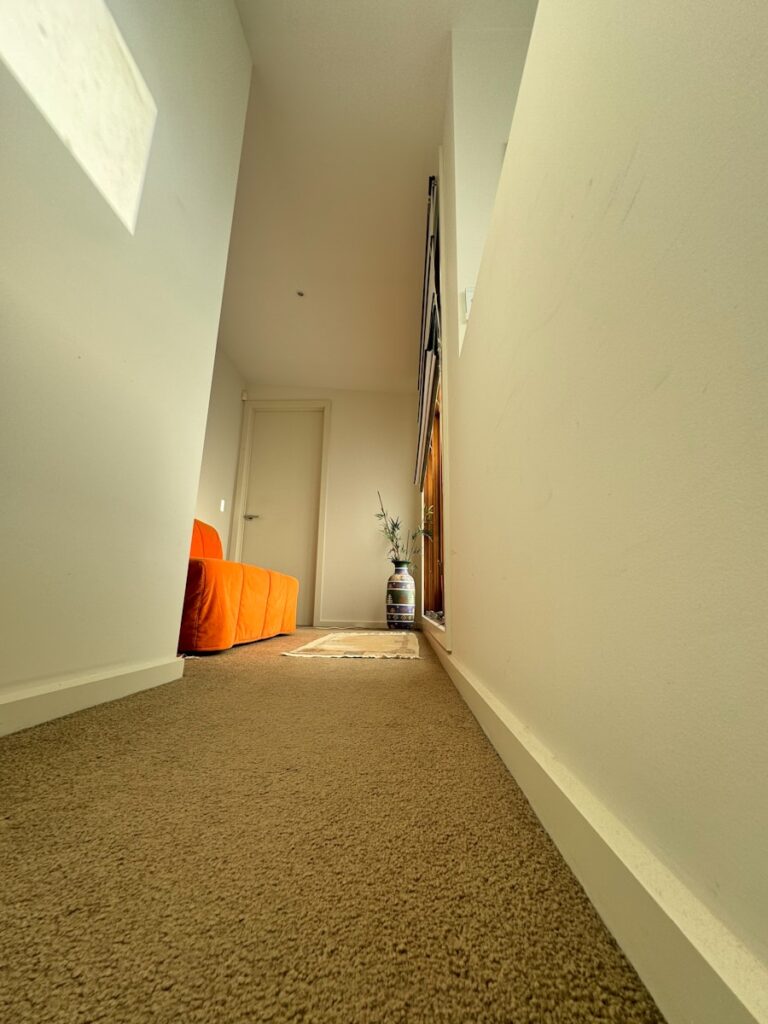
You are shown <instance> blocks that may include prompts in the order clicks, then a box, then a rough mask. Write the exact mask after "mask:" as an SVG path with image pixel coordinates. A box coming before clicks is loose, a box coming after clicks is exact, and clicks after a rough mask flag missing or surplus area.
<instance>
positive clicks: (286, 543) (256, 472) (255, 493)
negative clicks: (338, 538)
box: [240, 409, 323, 626]
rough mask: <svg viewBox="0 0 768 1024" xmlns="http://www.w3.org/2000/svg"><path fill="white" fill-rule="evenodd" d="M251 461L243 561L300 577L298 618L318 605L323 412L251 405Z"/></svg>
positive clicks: (308, 617)
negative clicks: (318, 530) (282, 409)
mask: <svg viewBox="0 0 768 1024" xmlns="http://www.w3.org/2000/svg"><path fill="white" fill-rule="evenodd" d="M251 417H252V419H251V423H250V427H251V461H250V466H249V467H248V479H247V484H246V495H245V523H244V524H243V526H244V529H243V547H242V553H241V556H240V561H242V562H250V563H251V564H252V565H260V566H261V567H262V568H264V569H275V570H277V572H285V573H288V575H289V576H296V577H297V578H298V581H299V607H298V614H297V623H298V625H300V626H311V625H312V619H313V614H314V604H315V566H316V564H317V524H318V513H319V507H320V467H321V460H322V450H323V413H322V411H320V410H315V409H311V410H286V411H284V412H283V411H277V410H272V409H269V410H264V409H252V410H251Z"/></svg>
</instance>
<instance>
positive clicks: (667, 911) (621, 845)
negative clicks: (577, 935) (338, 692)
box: [425, 633, 768, 1024]
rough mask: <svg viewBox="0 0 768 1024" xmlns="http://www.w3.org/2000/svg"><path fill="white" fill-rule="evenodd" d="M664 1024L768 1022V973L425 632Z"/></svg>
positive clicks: (525, 729) (482, 686)
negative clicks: (655, 1004) (662, 1015)
mask: <svg viewBox="0 0 768 1024" xmlns="http://www.w3.org/2000/svg"><path fill="white" fill-rule="evenodd" d="M425 635H426V636H427V639H428V640H429V642H430V644H431V645H432V647H433V649H434V651H435V653H436V654H437V657H438V658H439V660H440V663H441V664H442V665H443V667H444V668H445V670H446V672H447V673H448V675H449V676H450V678H451V679H452V681H453V683H454V685H455V686H456V688H457V689H458V691H459V693H460V694H461V696H462V697H463V698H464V700H465V701H466V703H467V704H468V706H469V708H470V710H471V711H472V713H473V714H474V716H475V718H476V719H477V720H478V722H479V723H480V726H481V727H482V729H483V731H484V732H485V734H486V735H487V737H488V739H489V740H490V741H491V743H492V744H493V746H494V747H495V748H496V750H497V752H498V753H499V756H500V757H501V759H502V760H503V761H504V763H505V764H506V766H507V767H508V768H509V770H510V772H511V773H512V774H513V775H514V777H515V779H516V780H517V782H518V784H519V785H520V787H521V789H522V790H523V792H524V793H525V795H526V797H527V798H528V800H529V802H530V804H531V806H532V807H533V809H534V811H535V812H536V814H537V815H538V817H539V819H540V820H541V822H542V824H543V825H544V827H545V828H546V830H547V832H548V833H549V834H550V836H551V837H552V839H553V840H554V842H555V843H556V845H557V847H558V848H559V850H560V852H561V853H562V855H563V857H564V858H565V860H566V861H567V863H568V864H569V866H570V868H571V870H572V871H573V872H574V874H575V875H576V877H577V878H578V879H579V881H580V882H581V884H582V885H583V887H584V889H585V890H586V892H587V894H588V895H589V897H590V899H591V901H592V903H593V904H594V906H595V907H596V908H597V911H598V913H599V914H600V915H601V917H602V918H603V920H604V921H605V923H606V925H607V926H608V928H609V929H610V931H611V932H612V934H613V935H614V936H615V938H616V940H617V942H618V943H619V945H620V946H621V947H622V949H623V950H624V952H625V953H626V955H627V957H628V959H629V960H630V962H631V963H632V964H633V966H634V967H635V970H636V971H637V973H638V974H639V975H640V977H641V978H642V980H643V982H644V983H645V985H646V986H647V987H648V990H649V991H650V993H651V994H652V996H653V997H654V999H655V1000H656V1003H657V1004H658V1006H659V1008H660V1009H661V1011H662V1013H663V1014H664V1015H665V1017H666V1019H667V1021H668V1022H669V1024H768V968H767V967H766V965H765V964H764V963H762V962H761V961H760V960H759V959H758V958H757V957H755V956H754V955H753V954H752V953H751V952H750V951H749V950H748V949H747V948H746V947H744V946H743V945H742V944H741V943H740V942H739V941H738V940H737V938H736V937H735V936H734V935H733V933H732V932H730V931H729V930H728V929H727V928H726V927H725V926H724V925H723V923H722V922H721V921H720V920H718V919H717V918H716V917H715V916H714V915H713V914H712V913H711V911H709V910H708V909H707V907H705V906H704V904H703V903H702V902H701V901H700V900H699V899H698V898H697V897H696V896H695V895H694V894H693V893H692V892H691V890H690V889H689V888H687V886H685V885H684V884H683V883H682V881H681V880H680V879H679V878H678V877H677V876H676V875H674V874H673V873H672V872H671V871H670V870H669V869H668V868H667V867H666V866H665V865H664V864H662V863H661V861H660V860H659V859H658V858H657V857H656V856H655V855H654V854H653V853H652V852H651V851H650V850H649V849H648V848H647V847H645V846H644V845H643V844H642V843H641V842H640V840H639V839H638V838H637V836H636V835H635V834H634V833H632V832H631V831H630V830H629V829H627V828H626V826H624V825H623V824H622V823H621V822H620V821H619V820H618V819H617V818H616V817H615V816H614V815H613V814H611V812H610V811H608V809H607V808H606V807H605V806H604V805H603V804H601V803H600V802H599V801H598V800H596V798H595V796H594V794H593V793H592V792H591V791H590V790H588V789H587V788H586V787H585V786H583V785H582V784H581V783H580V782H579V781H578V779H576V778H575V777H574V776H573V775H571V773H570V772H568V770H567V769H566V768H564V766H563V765H562V764H561V763H560V762H558V761H557V759H556V758H555V757H554V755H553V754H552V753H551V751H549V750H548V749H547V748H546V747H544V746H543V745H542V744H541V743H540V742H539V741H538V740H537V738H536V737H535V736H534V735H533V734H532V733H531V732H530V730H528V729H527V728H526V727H525V726H524V725H523V724H522V723H521V722H520V721H519V720H518V719H516V718H515V716H514V715H513V714H512V713H511V712H510V711H509V709H508V708H506V707H505V706H504V705H503V704H502V703H501V702H500V701H499V700H498V699H497V698H496V697H494V695H493V694H492V693H491V692H490V691H489V690H488V689H487V687H486V686H485V685H484V684H483V683H482V682H481V681H480V680H479V679H477V678H476V677H474V676H473V675H472V673H471V672H469V671H468V670H467V669H466V667H465V666H463V665H461V663H460V662H459V661H457V659H456V658H455V656H452V655H449V654H447V653H446V651H445V650H444V649H443V648H442V646H441V645H440V644H439V643H438V642H436V640H435V639H434V637H433V636H432V635H431V634H430V633H425Z"/></svg>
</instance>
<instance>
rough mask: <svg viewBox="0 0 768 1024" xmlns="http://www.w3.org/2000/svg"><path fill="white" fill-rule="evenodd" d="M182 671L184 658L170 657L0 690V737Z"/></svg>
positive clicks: (177, 675) (167, 679)
mask: <svg viewBox="0 0 768 1024" xmlns="http://www.w3.org/2000/svg"><path fill="white" fill-rule="evenodd" d="M183 671H184V660H183V659H182V658H171V659H170V660H169V661H159V662H150V663H147V664H139V665H133V666H131V667H129V668H126V666H124V665H123V666H119V667H116V668H113V669H105V670H102V671H100V672H98V673H90V674H88V675H72V676H58V677H55V678H52V679H44V680H41V681H37V682H34V681H32V682H29V683H24V684H20V685H18V686H15V687H14V688H13V689H11V690H7V691H5V692H0V736H5V735H7V734H8V733H11V732H18V731H19V729H28V728H29V727H30V726H32V725H39V724H40V723H41V722H48V721H50V720H51V719H52V718H61V717H62V715H70V714H72V712H73V711H82V710H83V708H91V707H94V705H96V704H103V703H105V702H106V701H110V700H116V699H117V698H118V697H127V696H128V695H129V694H131V693H138V691H139V690H148V689H150V688H151V687H153V686H160V685H161V684H162V683H170V682H172V681H173V680H174V679H180V678H181V675H182V673H183Z"/></svg>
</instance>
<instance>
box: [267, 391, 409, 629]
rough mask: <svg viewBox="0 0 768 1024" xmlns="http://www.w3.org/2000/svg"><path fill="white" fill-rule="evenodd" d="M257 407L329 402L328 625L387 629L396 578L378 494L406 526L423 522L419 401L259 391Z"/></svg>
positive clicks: (323, 617)
mask: <svg viewBox="0 0 768 1024" xmlns="http://www.w3.org/2000/svg"><path fill="white" fill-rule="evenodd" d="M248 397H249V398H254V399H310V398H311V399H328V400H329V401H330V402H331V413H330V416H331V431H330V438H329V450H328V471H327V472H328V479H327V509H326V524H327V525H326V536H325V560H324V574H323V579H322V604H321V608H320V624H321V625H327V626H341V625H349V624H358V625H371V626H373V625H377V626H380V625H382V624H383V623H384V622H385V620H386V604H385V592H386V581H387V577H388V576H389V574H390V573H391V572H392V566H391V563H390V562H389V561H388V560H387V543H386V540H385V539H384V537H382V536H381V535H380V534H379V533H378V528H379V523H378V521H377V520H376V519H375V518H374V516H375V513H376V512H377V510H378V498H377V496H376V491H377V490H380V491H381V496H382V498H383V499H384V502H385V505H386V507H387V509H388V511H390V512H391V513H392V514H393V515H400V516H401V517H402V519H403V521H404V522H405V523H413V524H414V526H415V525H416V523H417V519H418V492H417V490H416V487H415V486H414V484H413V468H414V463H415V460H416V394H415V392H414V394H413V395H402V394H385V393H380V392H373V391H338V390H328V391H324V390H322V389H311V388H267V387H263V386H259V385H258V384H252V385H250V386H249V387H248Z"/></svg>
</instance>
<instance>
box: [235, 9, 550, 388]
mask: <svg viewBox="0 0 768 1024" xmlns="http://www.w3.org/2000/svg"><path fill="white" fill-rule="evenodd" d="M238 7H239V10H240V15H241V18H242V22H243V27H244V29H245V35H246V39H247V40H248V44H249V46H250V48H251V53H252V54H253V62H254V72H253V83H252V87H251V99H250V104H249V110H248V120H247V124H246V137H245V141H244V145H243V157H242V163H241V168H240V181H239V185H238V195H237V204H236V208H235V217H234V224H233V229H232V242H231V246H230V256H229V266H228V271H227V281H226V286H225V292H224V304H223V309H222V320H221V334H220V341H221V345H222V347H223V348H224V349H225V351H226V352H228V353H229V355H230V356H231V357H232V358H233V359H234V361H235V362H236V363H237V365H238V366H239V367H240V369H241V370H242V371H243V373H244V374H245V376H246V377H247V378H248V380H250V381H253V382H256V381H258V382H262V383H265V384H272V385H285V386H309V387H319V388H354V389H360V390H374V391H404V390H410V389H412V388H415V386H416V368H417V365H418V333H419V321H420V301H421V274H422V260H423V251H422V250H423V241H424V228H425V217H426V207H425V200H426V193H427V178H428V176H429V175H430V174H433V173H436V169H437V168H436V165H437V147H438V145H439V143H440V138H441V135H442V121H443V110H444V103H445V95H446V88H447V82H448V67H449V61H448V55H449V33H450V29H451V28H474V29H491V28H511V27H514V26H516V25H520V24H525V23H527V24H530V22H531V19H532V12H533V9H534V8H535V0H238ZM297 291H303V292H304V293H305V294H304V297H303V298H301V297H299V296H298V295H297V294H296V293H297Z"/></svg>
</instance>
